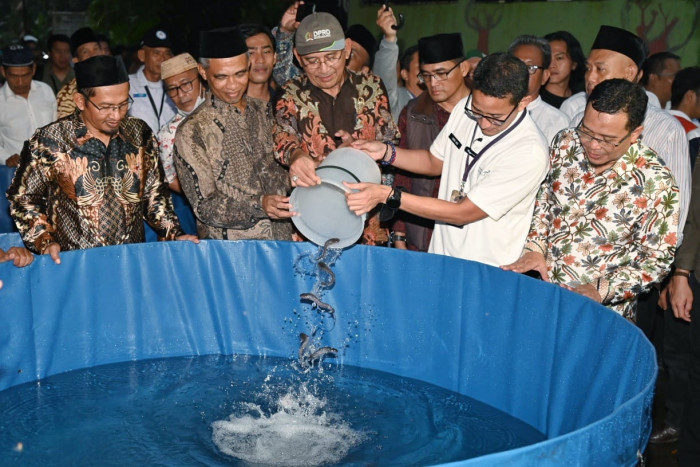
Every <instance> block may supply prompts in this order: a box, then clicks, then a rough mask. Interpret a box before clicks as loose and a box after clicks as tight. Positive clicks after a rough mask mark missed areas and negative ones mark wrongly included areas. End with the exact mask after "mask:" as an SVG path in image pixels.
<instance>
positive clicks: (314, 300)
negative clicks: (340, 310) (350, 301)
mask: <svg viewBox="0 0 700 467" xmlns="http://www.w3.org/2000/svg"><path fill="white" fill-rule="evenodd" d="M299 298H300V299H301V301H302V302H310V303H311V306H312V307H315V308H316V309H318V310H319V311H325V312H326V313H328V314H329V315H331V317H333V318H335V308H333V307H332V306H331V305H329V304H328V303H326V302H322V301H321V299H320V298H318V297H317V296H316V295H314V294H312V293H308V292H307V293H303V294H301V295H299Z"/></svg>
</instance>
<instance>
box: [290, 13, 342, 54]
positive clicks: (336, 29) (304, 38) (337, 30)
mask: <svg viewBox="0 0 700 467" xmlns="http://www.w3.org/2000/svg"><path fill="white" fill-rule="evenodd" d="M294 46H295V47H296V49H297V52H298V53H299V55H308V54H312V53H316V52H329V51H332V50H343V49H344V48H345V34H344V33H343V28H342V27H341V26H340V23H339V22H338V20H337V19H336V18H335V16H333V15H331V14H330V13H313V14H311V15H309V16H307V17H306V18H304V19H303V20H302V22H301V24H299V27H298V28H297V31H296V33H294Z"/></svg>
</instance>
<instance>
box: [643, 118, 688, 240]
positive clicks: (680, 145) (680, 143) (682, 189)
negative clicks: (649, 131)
mask: <svg viewBox="0 0 700 467" xmlns="http://www.w3.org/2000/svg"><path fill="white" fill-rule="evenodd" d="M665 122H666V123H667V127H666V128H664V129H661V130H660V131H662V133H661V138H660V139H662V142H661V144H659V147H658V148H656V147H652V149H653V150H654V151H655V152H656V153H657V154H658V155H659V157H661V159H663V160H664V162H665V163H666V166H667V167H668V168H669V169H670V170H671V173H672V174H673V177H674V178H675V179H676V185H677V186H678V191H679V194H680V206H679V208H678V216H679V220H678V222H679V225H680V226H681V227H680V228H681V232H680V233H681V234H682V233H683V232H682V229H683V227H684V226H685V222H686V219H687V217H688V210H689V207H690V199H691V191H692V188H691V180H692V171H691V169H690V158H689V157H688V154H689V150H688V138H687V137H686V135H685V131H684V130H683V127H682V126H681V124H680V123H679V122H678V120H676V119H675V118H668V119H666V120H665ZM656 130H657V129H655V131H656ZM679 240H680V243H682V242H683V236H682V235H680V238H679Z"/></svg>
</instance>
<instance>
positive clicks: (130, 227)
mask: <svg viewBox="0 0 700 467" xmlns="http://www.w3.org/2000/svg"><path fill="white" fill-rule="evenodd" d="M7 198H8V200H9V201H10V213H11V215H12V217H13V218H14V220H15V223H16V224H17V228H18V229H19V231H20V234H21V235H22V239H23V240H24V243H25V245H26V246H27V248H29V249H30V250H32V251H33V252H35V253H41V252H42V251H43V250H44V249H45V248H46V246H47V245H48V244H49V243H53V242H56V243H58V244H59V245H60V246H61V250H63V251H66V250H75V249H82V248H92V247H98V246H107V245H120V244H124V243H137V242H143V241H145V233H144V225H143V221H144V220H146V221H147V222H148V223H149V224H150V225H151V226H152V227H153V229H154V230H155V231H156V232H157V233H158V235H159V236H161V237H164V238H165V239H167V240H173V239H175V237H176V236H178V235H182V231H181V230H180V223H179V222H178V219H177V216H176V215H175V213H174V211H173V205H172V200H171V198H170V192H169V190H168V187H167V183H165V181H164V175H163V169H162V167H161V165H160V164H159V163H158V147H157V143H156V139H155V137H154V136H153V133H152V132H151V129H150V128H149V127H148V125H146V124H145V123H144V122H143V121H141V120H139V119H136V118H125V119H124V120H122V122H121V125H120V126H119V132H118V134H117V135H116V136H114V137H113V138H112V139H111V140H110V142H109V145H107V146H105V145H104V143H103V142H102V141H100V140H99V139H98V138H96V137H94V136H93V135H92V134H90V132H89V131H88V129H87V127H86V126H85V124H84V123H83V120H82V118H81V117H80V112H76V113H74V114H73V115H72V116H71V117H69V118H65V119H62V120H59V121H57V122H54V123H52V124H50V125H47V126H45V127H43V128H40V129H39V130H37V132H36V133H35V134H34V136H33V137H32V139H30V140H29V141H28V142H27V143H25V145H24V149H23V150H22V154H21V156H20V166H19V168H18V169H17V172H16V174H15V177H14V179H13V181H12V185H10V188H9V189H8V191H7Z"/></svg>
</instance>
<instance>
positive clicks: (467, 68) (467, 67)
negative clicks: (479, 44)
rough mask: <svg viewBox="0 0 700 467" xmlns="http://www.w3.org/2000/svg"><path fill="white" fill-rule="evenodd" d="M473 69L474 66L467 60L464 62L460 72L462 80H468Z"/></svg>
mask: <svg viewBox="0 0 700 467" xmlns="http://www.w3.org/2000/svg"><path fill="white" fill-rule="evenodd" d="M471 69H472V64H471V63H469V62H468V61H467V60H462V63H460V64H459V72H460V73H461V74H462V78H466V77H467V75H468V74H469V71H470V70H471Z"/></svg>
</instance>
